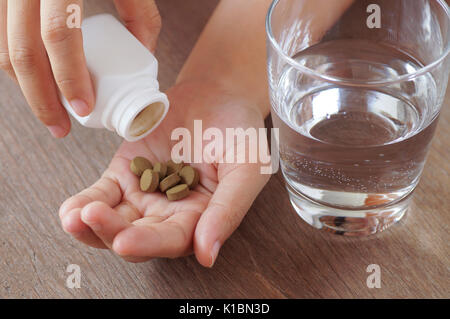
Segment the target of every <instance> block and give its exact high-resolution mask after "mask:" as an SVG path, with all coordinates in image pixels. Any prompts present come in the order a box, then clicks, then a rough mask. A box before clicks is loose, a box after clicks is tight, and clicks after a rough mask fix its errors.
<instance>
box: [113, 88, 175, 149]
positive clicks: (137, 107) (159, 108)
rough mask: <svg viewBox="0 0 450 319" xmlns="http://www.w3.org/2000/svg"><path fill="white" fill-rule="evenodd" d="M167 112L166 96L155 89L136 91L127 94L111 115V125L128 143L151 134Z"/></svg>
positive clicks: (167, 101)
mask: <svg viewBox="0 0 450 319" xmlns="http://www.w3.org/2000/svg"><path fill="white" fill-rule="evenodd" d="M168 111H169V100H168V99H167V96H166V95H165V94H164V93H162V92H160V91H159V90H158V89H155V88H146V89H136V90H134V91H133V92H129V93H128V94H127V98H126V99H123V100H122V101H121V102H120V103H119V104H118V105H117V107H115V109H114V111H113V113H112V114H111V124H112V126H113V128H114V129H115V131H116V132H117V134H118V135H120V136H121V137H123V138H124V139H126V140H127V141H129V142H135V141H138V140H140V139H143V138H144V137H146V136H147V135H148V134H150V133H151V132H153V131H154V130H155V129H156V128H157V127H158V126H159V124H160V123H161V122H162V120H163V119H164V118H165V116H166V115H167V112H168Z"/></svg>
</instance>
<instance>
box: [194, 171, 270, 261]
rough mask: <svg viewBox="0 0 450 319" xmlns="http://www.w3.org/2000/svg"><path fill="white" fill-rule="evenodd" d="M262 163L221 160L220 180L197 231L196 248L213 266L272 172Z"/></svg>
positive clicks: (200, 255) (198, 254)
mask: <svg viewBox="0 0 450 319" xmlns="http://www.w3.org/2000/svg"><path fill="white" fill-rule="evenodd" d="M260 167H261V165H259V164H220V165H219V167H218V170H219V171H218V176H219V184H218V186H217V189H216V191H215V192H214V195H213V197H212V198H211V200H210V202H209V204H208V207H207V208H206V210H205V211H204V212H203V214H202V216H201V217H200V220H199V222H198V224H197V227H196V229H195V234H194V252H195V255H196V257H197V260H198V262H199V263H200V264H202V265H203V266H205V267H212V266H213V265H214V262H215V261H216V258H217V255H218V253H219V250H220V248H221V247H222V245H223V243H224V242H225V240H226V239H227V238H228V237H229V236H230V235H231V234H232V233H233V232H234V231H235V230H236V228H237V227H238V226H239V224H240V223H241V221H242V219H243V218H244V216H245V214H246V213H247V211H248V210H249V208H250V206H251V205H252V203H253V201H254V200H255V199H256V196H258V194H259V192H260V191H261V190H262V188H263V187H264V185H265V184H266V183H267V181H268V180H269V177H270V175H264V174H261V172H260Z"/></svg>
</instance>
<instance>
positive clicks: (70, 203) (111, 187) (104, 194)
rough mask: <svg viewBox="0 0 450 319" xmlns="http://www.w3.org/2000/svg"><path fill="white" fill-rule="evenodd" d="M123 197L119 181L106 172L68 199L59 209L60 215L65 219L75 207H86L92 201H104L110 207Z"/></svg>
mask: <svg viewBox="0 0 450 319" xmlns="http://www.w3.org/2000/svg"><path fill="white" fill-rule="evenodd" d="M121 199H122V191H121V189H120V186H119V184H118V182H117V181H116V180H115V179H114V178H113V177H110V176H108V175H107V174H104V175H103V176H102V178H100V179H99V180H98V181H97V182H96V183H94V184H93V185H92V186H91V187H89V188H87V189H85V190H83V191H82V192H81V193H79V194H77V195H75V196H72V197H71V198H69V199H67V200H66V201H65V202H64V203H63V204H62V205H61V208H60V209H59V217H60V218H61V219H63V218H64V217H65V216H66V215H67V214H68V213H69V212H70V211H71V210H73V209H75V208H84V206H86V205H87V204H89V203H92V202H97V201H100V202H104V203H106V204H107V205H108V206H110V207H115V206H117V205H118V204H119V203H120V201H121Z"/></svg>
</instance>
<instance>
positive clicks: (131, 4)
mask: <svg viewBox="0 0 450 319" xmlns="http://www.w3.org/2000/svg"><path fill="white" fill-rule="evenodd" d="M114 4H115V5H116V9H117V12H118V13H119V15H120V17H121V19H122V20H123V22H124V23H125V25H126V27H127V28H128V30H130V32H131V33H133V34H134V36H135V37H136V38H137V39H138V40H139V41H140V42H141V43H142V44H143V45H144V46H145V47H147V49H149V50H150V51H152V52H154V51H155V49H156V42H157V40H158V36H159V32H160V31H161V16H160V15H159V11H158V7H157V6H156V4H155V1H154V0H114Z"/></svg>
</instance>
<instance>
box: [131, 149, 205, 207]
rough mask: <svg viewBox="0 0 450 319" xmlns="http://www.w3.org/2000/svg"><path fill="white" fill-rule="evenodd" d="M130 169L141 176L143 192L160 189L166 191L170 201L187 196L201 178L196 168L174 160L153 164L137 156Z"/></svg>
mask: <svg viewBox="0 0 450 319" xmlns="http://www.w3.org/2000/svg"><path fill="white" fill-rule="evenodd" d="M130 169H131V171H132V172H133V174H134V175H136V176H138V177H140V178H141V180H140V187H141V190H142V191H143V192H147V193H153V192H156V191H157V190H158V189H159V190H160V191H161V192H163V193H166V195H167V199H168V200H170V201H175V200H180V199H183V198H185V197H187V196H188V195H189V193H190V190H191V189H193V188H194V187H195V186H197V184H198V182H199V179H200V176H199V173H198V171H197V170H196V169H195V168H193V167H191V166H189V165H185V164H184V163H183V162H181V163H175V162H174V161H172V160H170V161H168V162H167V163H160V162H158V163H155V165H153V164H152V163H151V162H150V161H149V160H148V159H146V158H144V157H135V158H134V159H133V160H132V161H131V164H130Z"/></svg>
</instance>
